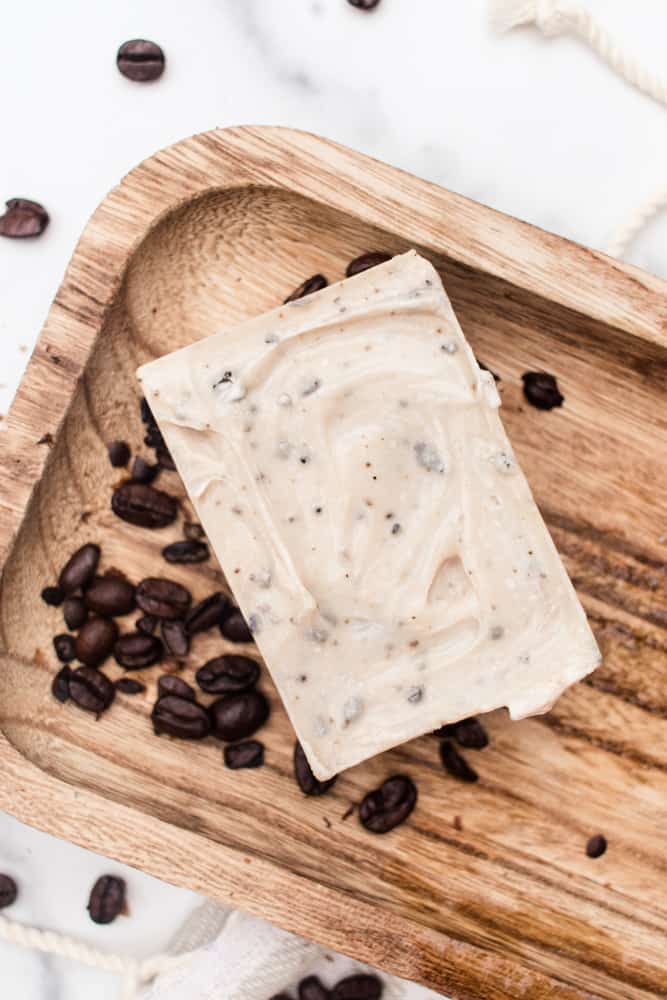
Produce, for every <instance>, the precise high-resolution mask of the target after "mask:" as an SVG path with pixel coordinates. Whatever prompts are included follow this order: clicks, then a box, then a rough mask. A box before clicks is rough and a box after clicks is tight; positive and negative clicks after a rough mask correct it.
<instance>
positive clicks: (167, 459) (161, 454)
mask: <svg viewBox="0 0 667 1000" xmlns="http://www.w3.org/2000/svg"><path fill="white" fill-rule="evenodd" d="M155 457H156V458H157V464H158V466H159V467H160V468H161V469H170V470H171V471H172V472H175V471H176V463H175V462H174V460H173V458H172V457H171V452H170V451H169V449H168V448H167V446H166V444H165V443H164V441H163V442H162V444H159V445H158V446H157V448H156V449H155Z"/></svg>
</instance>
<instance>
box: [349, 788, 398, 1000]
mask: <svg viewBox="0 0 667 1000" xmlns="http://www.w3.org/2000/svg"><path fill="white" fill-rule="evenodd" d="M390 780H392V781H393V780H395V779H393V778H392V779H390ZM408 780H409V779H408ZM385 784H386V782H385ZM415 794H416V793H415ZM382 990H383V985H382V980H381V979H380V978H379V977H378V976H375V975H373V974H372V973H365V972H357V973H355V974H354V975H352V976H346V977H345V979H341V980H340V982H338V983H336V985H335V986H334V988H333V989H332V991H331V1000H379V998H380V997H381V996H382Z"/></svg>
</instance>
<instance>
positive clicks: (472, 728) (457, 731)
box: [452, 717, 489, 750]
mask: <svg viewBox="0 0 667 1000" xmlns="http://www.w3.org/2000/svg"><path fill="white" fill-rule="evenodd" d="M452 730H453V735H454V739H455V740H456V742H457V743H458V744H459V746H462V747H463V748H464V749H466V750H483V749H484V747H488V745H489V737H488V735H487V732H486V729H485V728H484V726H483V725H482V723H481V722H480V721H479V719H475V718H473V717H471V718H469V719H462V720H461V721H460V722H455V723H454V725H453V726H452Z"/></svg>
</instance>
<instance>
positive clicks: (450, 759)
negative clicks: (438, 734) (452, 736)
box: [440, 740, 479, 784]
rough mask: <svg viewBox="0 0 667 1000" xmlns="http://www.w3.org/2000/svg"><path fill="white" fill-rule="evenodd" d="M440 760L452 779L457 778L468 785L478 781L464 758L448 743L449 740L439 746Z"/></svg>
mask: <svg viewBox="0 0 667 1000" xmlns="http://www.w3.org/2000/svg"><path fill="white" fill-rule="evenodd" d="M440 759H441V760H442V764H443V767H444V768H445V770H446V771H448V772H449V774H451V775H452V777H453V778H457V779H458V780H459V781H467V782H468V783H470V784H472V783H473V782H475V781H477V780H478V779H479V775H478V774H477V771H475V769H474V768H473V767H471V766H470V764H469V763H468V761H467V760H466V759H465V757H463V756H462V755H461V754H460V753H459V752H458V750H457V749H456V747H455V746H454V744H453V743H450V741H449V740H445V741H444V742H443V743H441V744H440Z"/></svg>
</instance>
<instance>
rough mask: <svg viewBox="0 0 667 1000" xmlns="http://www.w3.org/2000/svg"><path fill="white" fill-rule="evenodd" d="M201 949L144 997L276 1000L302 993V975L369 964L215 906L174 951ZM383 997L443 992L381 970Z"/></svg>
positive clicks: (328, 978)
mask: <svg viewBox="0 0 667 1000" xmlns="http://www.w3.org/2000/svg"><path fill="white" fill-rule="evenodd" d="M216 922H218V923H219V922H222V923H223V926H222V929H221V930H220V931H219V933H217V936H215V937H214V938H213V940H209V941H208V942H207V943H206V944H203V946H202V944H201V934H202V933H203V934H204V935H206V934H208V933H209V931H208V930H207V929H206V928H207V927H208V928H214V927H215V925H216ZM196 947H199V950H197V951H196V952H195V953H194V954H193V955H192V959H191V960H190V961H186V962H184V964H183V965H180V966H178V967H176V968H171V969H168V970H166V971H165V972H163V973H161V974H160V975H159V976H158V978H157V979H156V980H155V981H154V982H153V984H152V985H151V986H150V987H149V988H148V990H147V991H146V992H145V993H144V994H142V995H141V1000H270V998H271V997H273V996H274V995H275V994H276V993H280V992H283V991H284V992H286V993H290V994H291V995H292V996H295V995H296V986H297V985H298V982H299V980H300V979H302V978H303V977H304V976H308V975H318V976H319V977H320V978H321V979H322V981H323V983H324V984H325V985H327V986H333V984H334V983H335V982H336V981H337V980H338V979H340V978H341V977H342V976H345V975H349V974H350V973H352V972H357V971H366V969H367V967H366V966H361V965H359V963H356V962H354V961H352V960H351V959H348V958H344V957H343V956H341V955H335V954H333V953H332V952H327V951H325V950H324V949H323V948H320V947H319V946H318V945H315V944H311V943H310V942H308V941H305V940H304V939H303V938H300V937H297V936H296V935H294V934H288V933H287V931H281V930H279V929H278V928H276V927H273V926H272V925H271V924H269V923H267V922H266V921H264V920H257V919H255V918H254V917H249V916H247V915H246V914H243V913H240V912H238V911H233V912H229V911H224V910H223V909H222V908H221V907H217V906H216V905H215V904H213V903H210V904H205V905H204V906H203V907H201V908H200V910H198V911H197V912H196V913H195V914H194V916H193V919H192V921H191V922H190V923H189V925H186V926H185V927H184V928H183V930H182V931H181V932H179V935H178V936H177V938H176V939H175V941H174V942H172V947H171V949H170V951H172V952H180V951H181V950H182V949H187V950H188V951H189V950H191V949H192V948H196ZM380 975H381V977H382V980H383V982H384V993H383V1000H434V998H437V997H438V994H436V993H432V992H431V991H430V990H426V989H424V988H423V987H420V986H416V985H414V984H412V983H406V982H405V981H404V980H402V979H397V978H396V977H394V976H387V975H386V974H384V973H380Z"/></svg>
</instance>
